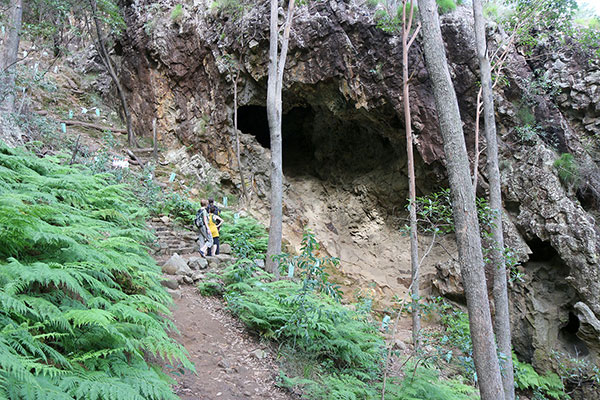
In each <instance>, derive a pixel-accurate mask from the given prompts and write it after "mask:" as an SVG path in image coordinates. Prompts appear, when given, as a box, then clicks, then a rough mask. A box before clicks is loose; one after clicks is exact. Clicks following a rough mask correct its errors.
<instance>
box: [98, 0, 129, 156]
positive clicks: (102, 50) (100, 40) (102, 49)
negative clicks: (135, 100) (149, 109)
mask: <svg viewBox="0 0 600 400" xmlns="http://www.w3.org/2000/svg"><path fill="white" fill-rule="evenodd" d="M90 5H91V7H92V17H93V18H94V25H95V26H96V35H97V39H98V49H99V50H100V57H101V58H102V61H103V62H104V66H105V67H106V70H107V71H108V74H109V75H110V78H111V79H112V81H113V83H114V84H115V86H116V87H117V93H118V94H119V98H120V100H121V107H122V108H123V114H124V115H125V123H126V125H127V142H128V143H129V146H131V147H132V146H134V145H135V137H134V135H133V129H132V127H131V115H130V114H129V107H128V106H127V99H126V98H125V92H124V91H123V86H121V82H119V78H118V77H117V73H116V72H115V69H114V68H113V65H112V61H111V59H110V56H109V55H108V51H106V47H105V46H104V39H103V38H102V30H101V29H100V20H99V19H98V7H97V4H96V0H90Z"/></svg>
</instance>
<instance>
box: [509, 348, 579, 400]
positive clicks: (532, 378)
mask: <svg viewBox="0 0 600 400" xmlns="http://www.w3.org/2000/svg"><path fill="white" fill-rule="evenodd" d="M512 358H513V366H514V368H515V388H517V389H520V390H531V391H532V392H533V394H534V398H536V399H546V398H549V399H568V398H569V396H568V395H567V394H566V393H565V390H564V386H563V383H562V381H561V379H560V377H559V376H558V375H556V374H555V373H548V374H546V375H540V374H538V373H537V372H536V371H535V370H534V369H533V367H532V366H531V365H530V364H526V363H522V362H520V361H519V360H518V359H517V356H516V355H514V354H513V357H512Z"/></svg>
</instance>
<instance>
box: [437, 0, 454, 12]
mask: <svg viewBox="0 0 600 400" xmlns="http://www.w3.org/2000/svg"><path fill="white" fill-rule="evenodd" d="M436 3H437V5H438V11H439V13H440V15H442V14H448V13H449V12H452V11H454V10H456V3H457V2H456V1H455V0H436Z"/></svg>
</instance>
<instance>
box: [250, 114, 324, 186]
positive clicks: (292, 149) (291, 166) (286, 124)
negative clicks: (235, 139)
mask: <svg viewBox="0 0 600 400" xmlns="http://www.w3.org/2000/svg"><path fill="white" fill-rule="evenodd" d="M313 122H314V111H313V109H312V108H311V107H294V108H292V109H290V110H289V111H288V112H286V113H285V114H283V116H282V121H281V123H282V126H281V136H282V152H283V172H284V174H285V175H286V176H295V175H306V174H308V175H315V172H314V171H315V160H314V152H315V149H314V146H313V144H312V135H311V133H312V131H313ZM238 127H239V129H240V130H241V131H242V132H244V133H249V134H251V135H253V136H254V137H255V138H256V141H257V142H258V143H259V144H260V145H261V146H262V147H264V148H266V149H269V148H271V137H270V134H269V121H268V118H267V108H266V107H263V106H242V107H240V108H239V109H238Z"/></svg>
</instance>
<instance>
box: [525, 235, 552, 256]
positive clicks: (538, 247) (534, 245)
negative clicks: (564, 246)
mask: <svg viewBox="0 0 600 400" xmlns="http://www.w3.org/2000/svg"><path fill="white" fill-rule="evenodd" d="M527 245H528V246H529V248H530V249H531V254H530V255H529V261H530V262H549V261H552V260H553V259H554V258H555V257H557V256H558V252H557V251H556V250H555V249H554V247H552V245H551V244H550V242H548V241H543V240H541V239H540V238H537V237H536V238H534V239H532V240H529V241H527Z"/></svg>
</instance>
